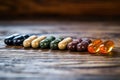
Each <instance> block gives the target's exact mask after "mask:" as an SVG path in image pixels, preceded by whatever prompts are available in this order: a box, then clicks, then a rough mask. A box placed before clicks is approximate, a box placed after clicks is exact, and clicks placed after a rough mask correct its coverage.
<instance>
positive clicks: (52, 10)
mask: <svg viewBox="0 0 120 80" xmlns="http://www.w3.org/2000/svg"><path fill="white" fill-rule="evenodd" d="M119 7H120V1H119V0H106V1H104V0H51V1H49V0H0V17H1V18H2V19H6V18H7V19H18V17H19V19H21V18H22V19H24V18H25V17H26V18H28V19H29V18H35V19H36V18H37V19H41V17H45V18H48V16H49V17H50V16H52V17H54V18H56V17H59V18H61V17H62V18H64V17H75V18H76V19H79V18H80V17H82V16H84V17H85V16H87V17H90V16H94V18H96V16H98V17H99V18H101V17H103V18H105V17H107V18H109V17H110V18H112V17H113V16H114V17H116V16H119V17H120V9H119ZM46 16H47V17H46ZM78 17H79V18H78ZM1 18H0V19H1ZM99 18H98V19H99Z"/></svg>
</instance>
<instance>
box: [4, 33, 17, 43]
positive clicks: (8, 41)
mask: <svg viewBox="0 0 120 80" xmlns="http://www.w3.org/2000/svg"><path fill="white" fill-rule="evenodd" d="M16 36H19V34H13V35H11V36H8V37H6V38H5V39H4V43H5V44H6V45H13V38H14V37H16Z"/></svg>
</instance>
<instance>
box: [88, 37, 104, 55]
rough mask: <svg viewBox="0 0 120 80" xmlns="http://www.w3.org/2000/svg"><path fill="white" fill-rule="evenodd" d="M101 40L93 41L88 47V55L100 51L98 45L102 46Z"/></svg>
mask: <svg viewBox="0 0 120 80" xmlns="http://www.w3.org/2000/svg"><path fill="white" fill-rule="evenodd" d="M102 43H103V42H102V40H101V39H96V40H94V41H93V42H92V43H91V44H89V45H88V51H89V53H94V54H95V53H97V52H99V50H100V45H101V44H102Z"/></svg>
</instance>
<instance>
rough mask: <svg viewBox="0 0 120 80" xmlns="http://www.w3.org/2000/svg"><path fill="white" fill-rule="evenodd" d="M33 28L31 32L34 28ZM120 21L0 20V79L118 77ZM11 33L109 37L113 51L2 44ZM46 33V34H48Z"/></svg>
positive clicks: (109, 79) (115, 79)
mask: <svg viewBox="0 0 120 80" xmlns="http://www.w3.org/2000/svg"><path fill="white" fill-rule="evenodd" d="M33 31H34V32H33ZM119 31H120V24H119V23H113V22H1V23H0V79H11V80H15V79H23V80H32V79H35V80H66V79H69V80H80V79H84V80H101V79H102V80H119V79H120V32H119ZM13 33H22V34H25V33H33V34H44V35H48V36H49V35H54V36H72V37H89V38H91V39H95V38H102V39H103V40H106V39H111V40H113V41H114V42H115V48H114V50H113V51H112V53H113V55H108V56H102V55H90V54H89V53H88V52H70V51H67V50H65V51H60V50H50V49H31V48H30V49H24V48H23V47H21V46H18V47H16V46H5V44H4V43H3V39H4V37H6V36H8V35H10V34H13ZM48 33H49V34H48Z"/></svg>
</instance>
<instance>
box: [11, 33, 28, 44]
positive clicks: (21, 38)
mask: <svg viewBox="0 0 120 80" xmlns="http://www.w3.org/2000/svg"><path fill="white" fill-rule="evenodd" d="M28 37H29V35H20V36H17V37H15V38H14V39H13V44H14V45H16V46H20V45H22V44H23V41H24V40H25V39H27V38H28Z"/></svg>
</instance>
